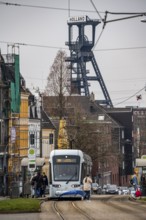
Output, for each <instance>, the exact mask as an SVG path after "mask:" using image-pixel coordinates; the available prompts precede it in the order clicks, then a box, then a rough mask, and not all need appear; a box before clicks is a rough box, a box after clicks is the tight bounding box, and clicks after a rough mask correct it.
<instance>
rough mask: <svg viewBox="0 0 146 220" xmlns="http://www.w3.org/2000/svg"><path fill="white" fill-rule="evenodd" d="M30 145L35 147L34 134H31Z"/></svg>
mask: <svg viewBox="0 0 146 220" xmlns="http://www.w3.org/2000/svg"><path fill="white" fill-rule="evenodd" d="M30 145H34V134H30Z"/></svg>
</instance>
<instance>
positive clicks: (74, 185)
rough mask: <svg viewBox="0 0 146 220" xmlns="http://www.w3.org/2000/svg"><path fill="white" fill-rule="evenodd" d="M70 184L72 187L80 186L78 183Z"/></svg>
mask: <svg viewBox="0 0 146 220" xmlns="http://www.w3.org/2000/svg"><path fill="white" fill-rule="evenodd" d="M71 186H72V188H77V187H80V184H73V185H71Z"/></svg>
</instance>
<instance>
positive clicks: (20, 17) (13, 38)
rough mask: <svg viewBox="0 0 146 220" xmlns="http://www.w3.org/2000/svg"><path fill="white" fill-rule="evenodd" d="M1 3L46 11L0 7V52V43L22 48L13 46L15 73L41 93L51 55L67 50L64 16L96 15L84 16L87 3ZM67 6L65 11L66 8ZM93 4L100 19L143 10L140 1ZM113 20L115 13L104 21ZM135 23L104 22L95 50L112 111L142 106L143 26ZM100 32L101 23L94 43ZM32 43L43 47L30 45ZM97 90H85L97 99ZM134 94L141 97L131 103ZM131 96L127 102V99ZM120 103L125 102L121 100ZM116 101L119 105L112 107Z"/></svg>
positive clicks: (145, 5)
mask: <svg viewBox="0 0 146 220" xmlns="http://www.w3.org/2000/svg"><path fill="white" fill-rule="evenodd" d="M1 2H2V1H0V3H1ZM3 2H9V3H16V4H20V5H23V4H25V5H32V6H44V7H50V8H48V9H47V8H45V9H43V8H35V7H24V6H20V7H18V6H6V5H3V4H0V32H1V34H0V48H1V52H2V54H6V53H7V44H6V43H4V42H14V43H24V44H27V46H20V47H19V48H20V71H21V74H22V75H23V77H24V78H25V80H26V85H27V87H28V88H30V87H32V86H34V87H39V88H40V91H43V89H44V88H45V86H46V79H47V76H48V74H49V68H50V67H51V65H52V64H53V60H54V58H55V56H56V54H57V51H58V50H59V49H61V48H63V49H66V52H67V53H68V54H69V50H68V47H66V46H65V42H66V41H68V26H67V19H68V16H69V15H70V16H80V15H88V16H89V17H90V18H92V19H99V16H98V14H97V13H96V12H89V11H95V9H94V7H93V5H92V4H91V1H90V0H70V1H69V0H7V1H6V0H3ZM69 2H70V10H67V9H69ZM93 2H94V4H95V5H96V8H97V10H98V11H99V13H100V15H101V16H102V18H104V12H105V11H110V12H146V0H93ZM55 8H56V9H55ZM60 8H61V9H62V10H60ZM57 9H58V10H57ZM65 9H66V10H65ZM72 9H76V10H78V11H73V10H72ZM80 10H81V11H80ZM84 10H86V12H84ZM119 17H122V16H119ZM117 18H118V16H116V15H114V16H111V15H108V18H107V20H110V19H117ZM140 19H141V18H134V19H129V20H123V21H118V22H112V23H108V24H107V25H106V26H105V29H104V31H103V33H102V35H101V38H100V40H99V41H98V43H97V45H96V47H95V51H94V54H95V58H96V60H97V64H98V66H99V69H100V71H101V74H102V76H103V79H104V82H105V84H106V87H107V89H108V92H109V94H110V97H111V99H112V102H113V104H114V105H115V107H118V106H131V105H134V106H139V107H146V91H145V89H143V88H144V87H145V85H146V73H145V72H146V23H142V22H140ZM101 30H102V24H100V25H98V26H97V31H96V40H97V39H98V37H99V35H100V33H101ZM32 44H33V45H45V46H48V47H44V48H43V47H38V46H30V45H32ZM10 48H11V47H9V52H10V51H11V50H10ZM120 48H121V49H120ZM128 48H131V49H128ZM134 48H137V49H134ZM110 49H119V50H110ZM90 74H92V69H91V71H90ZM98 87H99V85H98V83H97V82H96V84H95V83H92V84H91V89H90V91H93V92H94V93H95V97H96V98H97V99H100V97H101V96H102V94H101V92H100V90H99V88H98ZM140 90H141V91H140ZM138 91H140V92H139V93H138ZM136 93H137V95H139V94H141V95H142V100H140V101H137V100H136V95H134V94H136ZM132 96H133V98H130V97H132ZM126 99H128V100H127V101H125V102H123V101H124V100H126ZM118 103H121V104H119V105H117V104H118Z"/></svg>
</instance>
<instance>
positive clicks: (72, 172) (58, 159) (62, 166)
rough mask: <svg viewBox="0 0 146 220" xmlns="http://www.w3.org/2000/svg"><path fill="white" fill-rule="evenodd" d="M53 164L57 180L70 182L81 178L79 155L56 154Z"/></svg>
mask: <svg viewBox="0 0 146 220" xmlns="http://www.w3.org/2000/svg"><path fill="white" fill-rule="evenodd" d="M53 164H54V167H53V173H54V180H55V181H67V182H69V181H77V180H79V169H80V157H79V156H72V155H71V156H70V155H69V156H68V155H67V156H64V155H63V156H62V155H61V156H54V158H53Z"/></svg>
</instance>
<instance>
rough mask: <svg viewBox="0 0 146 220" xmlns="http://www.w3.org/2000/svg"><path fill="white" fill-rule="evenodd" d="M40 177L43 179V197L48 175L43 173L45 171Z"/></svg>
mask: <svg viewBox="0 0 146 220" xmlns="http://www.w3.org/2000/svg"><path fill="white" fill-rule="evenodd" d="M42 179H43V182H42V183H43V185H42V196H44V197H45V191H46V186H48V177H47V175H46V174H45V172H43V175H42Z"/></svg>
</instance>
